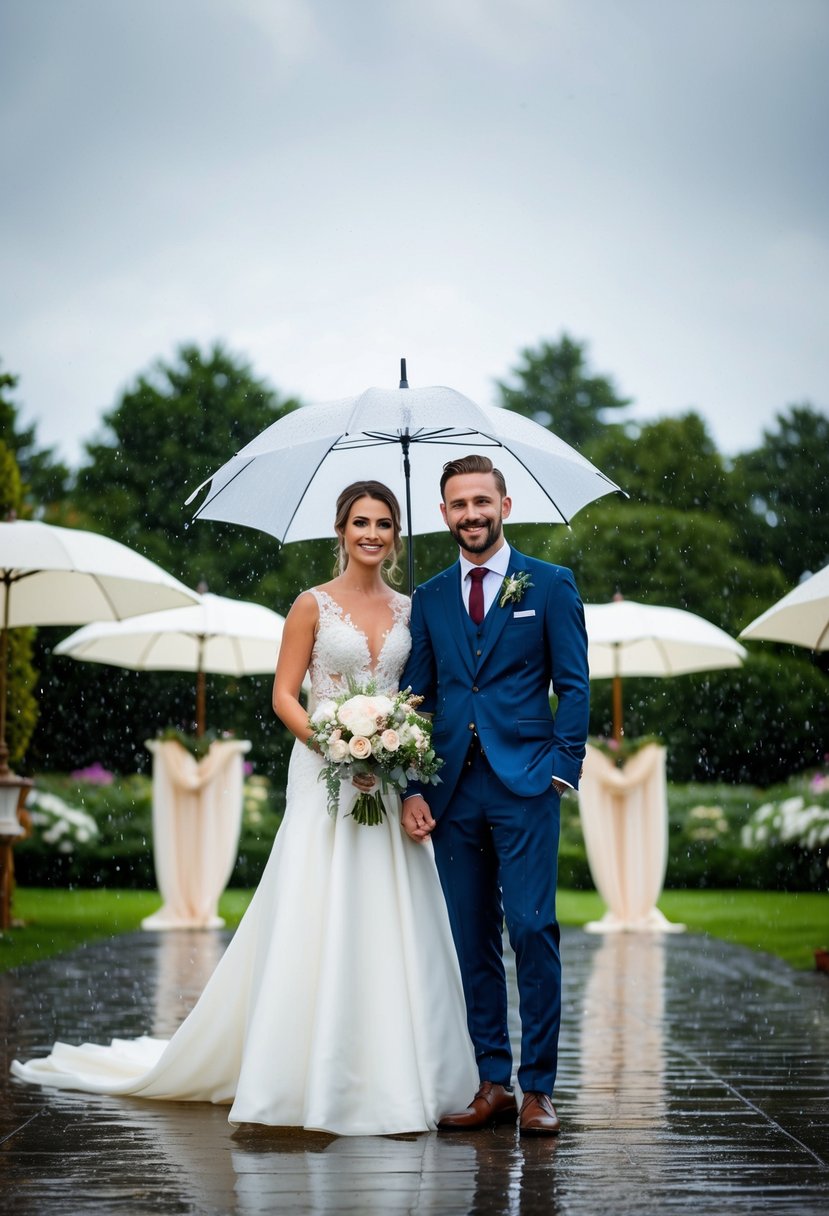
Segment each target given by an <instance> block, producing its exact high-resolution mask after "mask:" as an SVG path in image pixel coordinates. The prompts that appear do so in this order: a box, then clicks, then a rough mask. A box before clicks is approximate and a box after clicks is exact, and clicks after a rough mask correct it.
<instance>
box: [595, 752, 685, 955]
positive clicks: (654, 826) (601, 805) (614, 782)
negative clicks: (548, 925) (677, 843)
mask: <svg viewBox="0 0 829 1216" xmlns="http://www.w3.org/2000/svg"><path fill="white" fill-rule="evenodd" d="M579 814H580V816H581V824H582V831H583V833H584V843H585V846H586V849H587V860H588V863H589V865H590V873H591V874H592V875H593V881H594V883H595V884H596V890H597V891H598V892H599V894H600V895H601V897H602V899H603V900H604V902H605V903H606V904H607V909H608V910H607V912H606V913H605V915H604V916H603V917H602V918H601V920H598V921H590V922H589V923H588V924H587V925H586V928H587V930H588V932H592V933H607V932H614V931H618V930H622V929H632V930H657V931H661V932H672V933H673V932H680V931H681V930H682V929H684V927H685V926H684V925H677V924H672V923H671V922H670V921H668V920H666V919H665V917H664V916H663V914H662V913H661V912H660V911H659V909H658V908H657V907H656V901H657V899H658V898H659V895H660V893H661V891H662V884H663V882H664V880H665V870H666V868H667V864H668V791H667V784H666V780H665V748H664V747H660V746H659V745H658V744H656V743H651V744H648V745H646V746H645V747H643V748H642V749H641V750H640V751H638V752H636V754H635V755H633V756H632V757H631V758H630V760H628V761H627V763H626V764H625V765H624V766H623V767H622V768H618V767H617V766H616V765H615V764H614V762H613V761H612V760H609V759H608V758H607V756H605V755H604V754H603V753H602V752H600V751H599V750H598V748H595V747H591V746H589V745H588V748H587V754H586V756H585V760H584V775H583V776H582V778H581V781H580V783H579Z"/></svg>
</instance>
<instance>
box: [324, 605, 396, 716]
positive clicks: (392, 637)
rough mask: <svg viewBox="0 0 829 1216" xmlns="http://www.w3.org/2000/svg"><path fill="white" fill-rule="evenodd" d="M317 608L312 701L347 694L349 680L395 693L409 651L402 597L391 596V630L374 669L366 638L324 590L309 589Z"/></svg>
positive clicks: (387, 634) (380, 690) (379, 690)
mask: <svg viewBox="0 0 829 1216" xmlns="http://www.w3.org/2000/svg"><path fill="white" fill-rule="evenodd" d="M311 594H312V595H313V596H314V597H315V599H316V601H317V604H318V605H319V613H320V620H319V628H318V630H317V637H316V641H315V642H314V649H313V651H312V652H311V663H310V666H309V671H310V675H311V690H312V693H313V696H314V700H315V701H322V700H327V699H329V698H332V697H338V696H339V695H340V694H341V693H343V692H347V691H348V686H349V680H350V681H351V682H352V683H355V684H365V683H366V682H367V681H369V680H373V681H374V682H375V684H376V685H377V691H378V692H394V691H396V689H397V687H398V684H399V681H400V676H401V674H402V672H403V668H404V667H405V665H406V660H407V659H408V657H409V651H410V650H411V648H412V639H411V634H410V633H409V611H410V607H411V605H410V601H409V600H408V599H407V597H406V596H405V595H397V594H396V595H395V597H394V601H393V605H392V614H393V620H392V624H391V628H390V629H389V630H388V632H387V633H386V635H385V638H384V641H383V646H382V649H381V650H380V654H379V656H378V659H377V665H376V667H375V668H374V669H372V666H371V652H370V651H369V646H368V638H367V637H366V635H365V634H364V633H363V631H362V629H358V628H357V626H356V625H355V624H354V623H353V621H352V620H351V616H350V614H349V613H347V612H344V611H343V609H342V608H341V607H340V605H339V604H338V603H337V601H336V600H334V599H332V598H331V596H330V595H329V594H328V592H327V591H320V590H319V588H317V587H312V588H311Z"/></svg>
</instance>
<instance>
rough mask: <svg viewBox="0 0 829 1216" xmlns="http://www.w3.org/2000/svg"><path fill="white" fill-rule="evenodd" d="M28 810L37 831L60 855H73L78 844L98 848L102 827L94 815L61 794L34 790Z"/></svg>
mask: <svg viewBox="0 0 829 1216" xmlns="http://www.w3.org/2000/svg"><path fill="white" fill-rule="evenodd" d="M26 809H27V810H28V812H29V817H30V819H31V823H32V830H33V832H36V833H37V834H38V835H39V836H40V839H41V841H42V842H43V843H44V844H48V845H54V846H55V847H56V848H57V850H58V852H59V853H73V852H74V851H75V846H76V845H79V844H81V845H84V844H85V845H94V844H95V843H96V842H97V840H98V836H99V832H98V825H97V823H96V822H95V820H94V819H93V818H92V816H91V815H89V814H87V812H86V811H83V810H81V808H80V807H77V806H70V805H69V803H68V802H64V800H63V799H62V798H60V797H58V795H57V794H49V793H46V792H44V791H42V790H38V789H33V790H32V791H31V793H30V794H29V796H28V798H27V799H26Z"/></svg>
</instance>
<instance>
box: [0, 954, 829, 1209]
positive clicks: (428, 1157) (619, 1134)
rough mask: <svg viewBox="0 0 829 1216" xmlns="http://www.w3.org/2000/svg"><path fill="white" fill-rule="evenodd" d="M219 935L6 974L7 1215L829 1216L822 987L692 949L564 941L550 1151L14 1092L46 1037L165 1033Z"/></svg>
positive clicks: (825, 994) (3, 1137) (826, 1019)
mask: <svg viewBox="0 0 829 1216" xmlns="http://www.w3.org/2000/svg"><path fill="white" fill-rule="evenodd" d="M227 940H228V936H227V935H226V934H224V933H219V932H215V931H205V932H197V933H166V934H151V933H140V934H132V935H129V936H127V937H122V938H115V939H112V940H111V941H109V942H104V943H96V944H94V945H92V946H88V947H85V948H83V949H81V950H78V951H75V952H74V953H73V954H71V955H66V956H64V957H63V958H58V959H52V960H49V961H47V962H44V963H40V964H38V965H36V966H33V967H28V968H21V969H20V970H18V971H17V972H12V973H9V974H7V975H5V976H3V975H0V1024H2V1028H3V1048H2V1056H0V1181H1V1182H2V1188H3V1198H4V1201H5V1204H6V1206H7V1207H8V1209H9V1210H14V1211H15V1212H19V1213H29V1212H31V1213H41V1212H45V1211H48V1212H49V1213H50V1214H55V1216H61V1214H63V1213H80V1212H88V1211H98V1212H104V1213H106V1212H110V1211H112V1212H115V1211H117V1212H123V1213H149V1212H159V1213H172V1212H180V1213H184V1212H193V1213H206V1214H207V1213H211V1214H212V1213H280V1212H285V1213H287V1212H291V1213H304V1212H307V1213H346V1212H354V1213H375V1212H376V1213H384V1214H385V1213H392V1214H393V1213H415V1212H416V1213H425V1214H430V1213H434V1214H436V1216H438V1214H440V1216H444V1214H451V1213H459V1214H466V1213H486V1214H487V1216H501V1214H504V1216H506V1214H507V1213H509V1214H510V1216H514V1214H517V1213H520V1214H522V1216H534V1214H536V1213H547V1214H549V1213H553V1214H555V1213H560V1214H562V1216H564V1214H569V1213H585V1214H586V1213H590V1214H591V1216H592V1214H593V1213H595V1212H600V1211H602V1210H606V1211H607V1212H608V1213H609V1214H616V1213H626V1212H631V1213H632V1212H636V1213H651V1212H652V1213H656V1212H660V1213H661V1212H666V1211H675V1212H682V1213H684V1212H694V1213H700V1212H703V1213H715V1212H716V1213H723V1212H728V1213H752V1214H753V1213H756V1212H757V1211H760V1210H763V1209H765V1210H768V1211H770V1212H773V1213H789V1212H790V1213H798V1214H799V1216H800V1214H804V1213H826V1212H829V980H828V979H827V977H826V976H822V975H818V974H806V975H804V974H798V973H795V972H792V971H790V970H789V969H788V968H787V967H786V966H785V965H784V964H783V963H780V962H778V961H777V960H775V959H773V958H770V957H768V956H765V955H760V954H754V953H751V952H749V951H746V950H742V949H740V948H738V947H733V946H727V945H725V944H723V943H721V942H715V941H712V940H709V939H706V938H701V937H694V936H692V935H688V936H684V937H682V938H679V937H673V936H672V937H670V938H663V937H659V936H645V935H641V936H636V935H626V934H616V935H609V936H607V937H604V938H596V937H592V936H588V935H586V934H584V933H582V932H580V931H579V930H566V931H565V932H564V934H563V941H562V947H563V953H564V957H565V965H566V985H567V987H566V993H565V1010H564V1025H563V1033H562V1056H561V1068H560V1077H559V1084H558V1087H557V1091H556V1100H557V1105H558V1109H559V1113H560V1114H561V1116H562V1121H563V1124H564V1131H563V1133H562V1136H561V1137H560V1139H559V1140H538V1141H533V1140H523V1141H522V1140H519V1139H518V1138H517V1136H516V1134H515V1132H514V1130H513V1129H510V1128H503V1127H502V1128H498V1129H497V1130H495V1131H487V1132H483V1133H478V1134H474V1135H470V1134H467V1135H460V1136H458V1135H455V1136H439V1135H422V1136H412V1137H371V1138H369V1137H367V1138H344V1139H337V1138H335V1137H331V1136H325V1135H321V1134H310V1133H306V1132H300V1131H293V1130H281V1129H280V1130H276V1129H265V1128H254V1127H244V1128H240V1129H237V1130H236V1131H233V1130H232V1129H231V1128H230V1127H229V1126H228V1123H227V1109H226V1108H223V1107H212V1106H208V1105H202V1104H188V1103H161V1102H147V1101H135V1100H129V1099H115V1098H99V1097H90V1096H89V1095H79V1094H72V1093H60V1092H48V1091H44V1090H40V1089H37V1088H34V1087H30V1086H27V1085H24V1084H22V1083H20V1082H17V1081H13V1080H11V1079H10V1078H9V1076H8V1066H9V1062H10V1060H11V1059H12V1058H14V1057H15V1056H21V1057H29V1056H32V1055H36V1054H40V1053H42V1052H44V1051H46V1050H47V1048H48V1047H49V1046H50V1044H51V1043H52V1041H53V1040H54V1039H56V1038H62V1039H65V1040H68V1041H70V1042H80V1041H82V1040H90V1041H98V1042H101V1041H108V1040H109V1039H110V1038H111V1037H113V1036H114V1035H117V1036H119V1037H129V1036H132V1035H138V1034H142V1033H147V1032H151V1033H154V1034H163V1035H167V1034H169V1033H170V1032H171V1030H172V1029H173V1028H174V1027H175V1026H176V1025H177V1024H178V1023H179V1022H180V1021H181V1019H182V1018H183V1017H184V1015H185V1013H186V1012H187V1010H188V1009H189V1008H190V1006H191V1005H192V1004H193V1002H194V1000H195V998H196V996H197V995H198V993H199V991H200V990H201V987H202V985H203V984H204V981H205V979H206V977H207V976H208V975H209V974H210V971H211V970H212V968H213V966H214V965H215V962H216V959H217V958H218V956H219V954H220V953H221V951H222V949H223V948H224V945H225V944H226V942H227Z"/></svg>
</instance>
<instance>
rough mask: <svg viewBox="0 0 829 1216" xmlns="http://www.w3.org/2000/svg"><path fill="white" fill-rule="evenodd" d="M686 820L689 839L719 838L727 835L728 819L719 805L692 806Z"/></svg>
mask: <svg viewBox="0 0 829 1216" xmlns="http://www.w3.org/2000/svg"><path fill="white" fill-rule="evenodd" d="M688 820H689V822H688V829H687V830H688V836H689V837H690V839H691V840H719V839H720V838H721V837H723V836H727V835H728V820H727V819H726V817H725V812H724V811H723V808H722V807H721V806H692V807H691V809H690V811H689V812H688Z"/></svg>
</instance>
